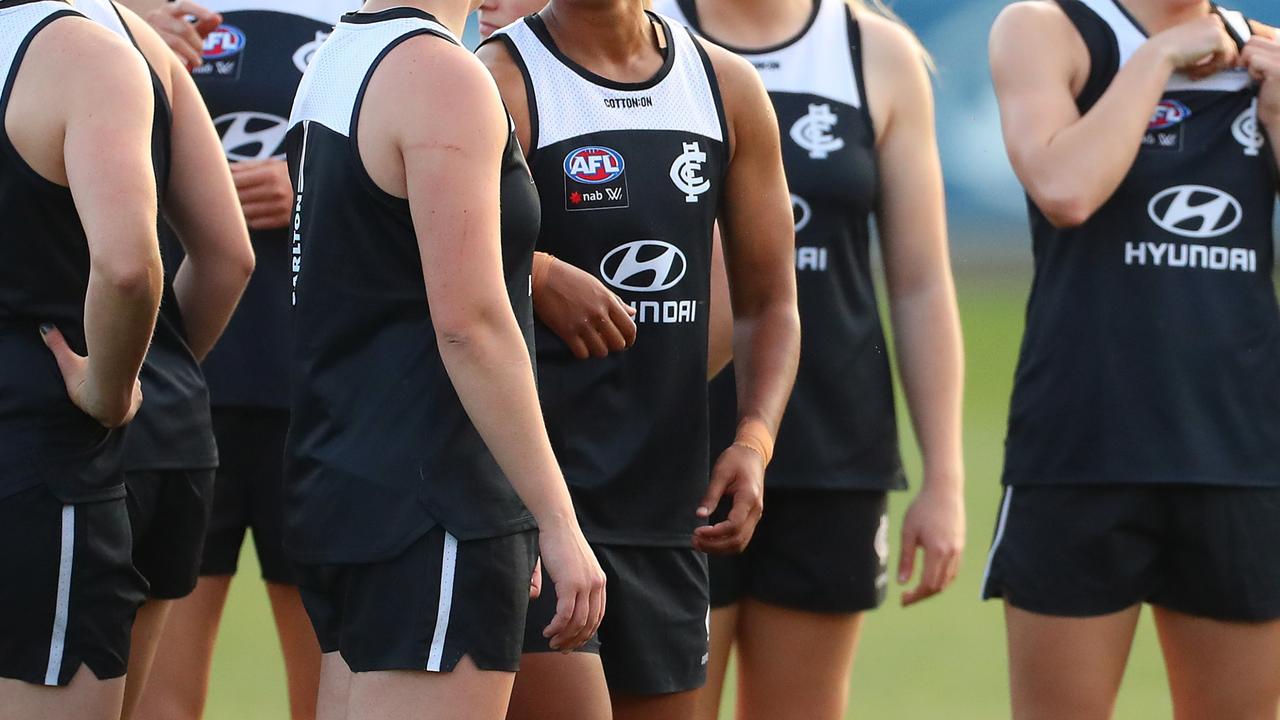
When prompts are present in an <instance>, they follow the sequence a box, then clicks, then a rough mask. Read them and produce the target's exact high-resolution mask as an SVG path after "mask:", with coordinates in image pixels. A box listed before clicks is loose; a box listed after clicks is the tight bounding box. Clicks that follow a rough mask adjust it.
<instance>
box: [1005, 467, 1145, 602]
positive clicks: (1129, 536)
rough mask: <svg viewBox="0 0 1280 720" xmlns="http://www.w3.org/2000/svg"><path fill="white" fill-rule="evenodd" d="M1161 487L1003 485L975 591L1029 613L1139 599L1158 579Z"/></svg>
mask: <svg viewBox="0 0 1280 720" xmlns="http://www.w3.org/2000/svg"><path fill="white" fill-rule="evenodd" d="M1161 493H1162V489H1161V488H1155V487H1140V486H1117V487H1111V486H1070V485H1068V486H1018V487H1010V488H1006V489H1005V494H1004V499H1003V501H1002V502H1001V507H1000V513H999V515H998V519H997V527H996V534H995V540H994V541H993V542H992V547H991V552H990V555H989V557H988V561H987V570H986V574H985V576H984V580H983V598H984V599H987V598H1004V600H1005V601H1006V602H1007V603H1008V604H1009V605H1011V606H1013V607H1015V608H1019V609H1021V610H1025V611H1027V612H1028V613H1035V614H1037V615H1051V616H1058V617H1080V618H1087V617H1097V616H1102V615H1110V614H1113V613H1118V612H1121V611H1123V610H1126V609H1128V608H1131V607H1133V606H1135V605H1140V604H1141V603H1143V602H1145V601H1147V600H1148V599H1149V598H1151V596H1152V595H1153V593H1154V592H1155V591H1156V588H1157V587H1158V586H1159V582H1160V578H1161V574H1162V573H1163V567H1162V562H1163V554H1164V551H1165V548H1166V544H1165V543H1166V540H1165V537H1166V534H1167V532H1168V528H1169V524H1170V523H1169V518H1168V513H1167V512H1166V504H1165V502H1164V498H1163V496H1162V494H1161Z"/></svg>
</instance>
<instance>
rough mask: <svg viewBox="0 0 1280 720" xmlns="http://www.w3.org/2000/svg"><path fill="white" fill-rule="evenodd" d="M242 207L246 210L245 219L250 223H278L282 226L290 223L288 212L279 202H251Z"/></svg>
mask: <svg viewBox="0 0 1280 720" xmlns="http://www.w3.org/2000/svg"><path fill="white" fill-rule="evenodd" d="M240 207H241V208H242V209H243V210H244V219H245V220H248V221H250V222H253V221H257V222H259V223H268V222H277V223H280V224H281V225H284V224H286V223H288V222H289V219H288V212H287V211H286V210H285V209H284V208H283V207H282V206H281V205H280V203H278V202H251V203H248V204H246V205H241V206H240Z"/></svg>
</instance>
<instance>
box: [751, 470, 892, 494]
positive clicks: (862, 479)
mask: <svg viewBox="0 0 1280 720" xmlns="http://www.w3.org/2000/svg"><path fill="white" fill-rule="evenodd" d="M837 477H840V478H842V479H841V480H829V479H828V480H824V479H822V478H837ZM764 487H765V489H766V490H836V491H840V490H856V491H896V490H907V489H909V488H910V487H911V483H910V482H909V481H908V480H907V473H906V471H904V470H897V471H895V472H893V473H892V474H889V475H881V476H871V475H857V474H854V475H853V476H852V477H851V478H850V477H849V476H847V475H845V474H844V473H840V472H830V473H814V474H812V475H809V476H807V477H805V478H801V479H796V480H791V479H786V478H784V479H776V478H774V477H771V476H769V475H768V474H766V475H765V481H764Z"/></svg>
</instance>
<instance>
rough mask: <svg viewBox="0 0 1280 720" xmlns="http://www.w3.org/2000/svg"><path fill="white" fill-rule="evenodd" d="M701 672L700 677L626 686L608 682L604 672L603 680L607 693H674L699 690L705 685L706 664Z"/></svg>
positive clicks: (606, 674)
mask: <svg viewBox="0 0 1280 720" xmlns="http://www.w3.org/2000/svg"><path fill="white" fill-rule="evenodd" d="M702 670H703V672H702V674H701V677H700V678H697V679H692V680H688V681H685V682H680V681H676V680H670V681H663V682H655V683H653V684H649V685H644V684H642V683H637V684H633V685H631V686H627V685H625V684H624V683H618V682H609V680H608V673H607V672H606V673H605V681H606V684H607V685H608V686H609V693H610V694H613V693H618V694H621V695H674V694H675V693H683V692H691V691H693V690H701V689H702V688H704V687H706V684H707V674H706V666H705V665H704V666H702Z"/></svg>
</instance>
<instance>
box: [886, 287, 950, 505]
mask: <svg viewBox="0 0 1280 720" xmlns="http://www.w3.org/2000/svg"><path fill="white" fill-rule="evenodd" d="M890 314H891V317H892V320H893V333H894V340H895V345H896V346H897V355H898V371H899V374H900V376H901V378H902V386H903V390H904V393H905V395H906V400H907V408H908V411H909V412H910V414H911V422H912V426H913V427H914V428H915V433H916V438H917V441H918V442H919V444H920V453H921V456H922V458H923V460H924V487H925V488H926V489H929V490H933V489H937V490H950V491H955V492H960V491H962V490H963V482H964V473H963V471H962V470H963V460H962V458H963V454H962V448H961V442H962V438H961V407H962V402H963V396H964V347H963V342H962V340H961V333H960V321H959V318H958V312H957V309H956V303H955V290H954V287H953V286H952V283H951V282H950V280H949V278H947V277H945V276H944V277H941V278H938V279H936V280H935V281H934V282H931V283H930V284H928V285H927V286H925V287H922V288H920V289H918V290H913V291H912V292H910V293H909V294H906V293H904V294H903V295H902V296H897V297H895V296H893V295H892V294H891V296H890Z"/></svg>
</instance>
